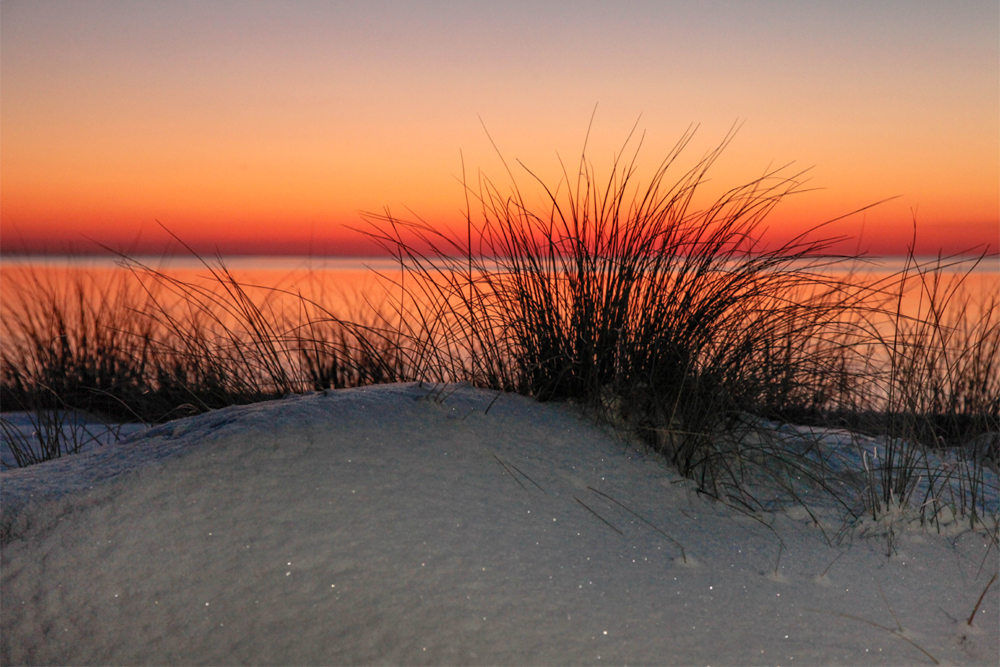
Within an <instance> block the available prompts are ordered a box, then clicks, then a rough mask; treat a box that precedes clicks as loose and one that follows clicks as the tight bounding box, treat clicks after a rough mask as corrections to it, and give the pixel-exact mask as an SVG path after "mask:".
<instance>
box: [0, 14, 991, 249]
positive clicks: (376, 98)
mask: <svg viewBox="0 0 1000 667" xmlns="http://www.w3.org/2000/svg"><path fill="white" fill-rule="evenodd" d="M492 4H493V3H472V2H464V3H455V4H453V5H449V6H445V5H442V3H434V4H423V3H414V2H405V3H404V2H400V3H374V2H372V3H344V4H340V3H332V2H331V3H312V2H309V3H306V2H302V3H296V2H285V1H282V2H249V1H246V2H218V1H213V2H180V1H178V2H169V3H162V2H118V1H113V0H112V1H110V2H100V3H96V2H88V1H86V0H72V1H71V2H55V1H51V0H50V1H47V2H18V1H16V0H5V1H4V2H3V3H2V4H0V250H2V251H3V252H4V253H10V252H18V251H24V250H29V251H34V252H64V251H66V250H67V249H74V250H76V251H78V252H92V251H94V250H95V249H97V248H96V246H94V245H93V243H92V242H91V241H90V240H88V239H92V240H95V241H97V242H100V243H104V244H107V245H110V246H112V247H115V248H122V249H127V250H129V251H130V252H133V253H138V252H152V253H158V252H161V251H162V250H163V248H165V247H166V239H167V237H166V235H165V233H164V232H163V231H162V230H161V229H160V228H159V226H158V225H157V223H156V221H160V222H162V223H163V224H164V225H166V226H167V227H169V228H170V229H171V230H172V231H173V232H175V233H176V234H178V235H179V236H180V237H181V238H183V239H184V240H185V241H187V242H189V243H191V244H192V245H194V246H196V247H197V248H198V249H199V250H201V251H210V250H212V249H214V248H219V249H220V250H221V251H222V252H224V253H226V254H244V253H261V254H368V253H371V252H372V251H373V247H372V246H371V245H370V244H368V242H366V241H365V240H364V239H363V238H362V237H360V236H359V235H357V234H356V233H354V232H351V231H350V230H349V229H347V228H348V227H357V226H361V225H362V224H363V223H362V222H361V218H360V215H359V211H376V212H379V211H382V210H383V209H384V208H385V207H389V208H390V209H391V210H392V211H393V212H394V213H397V214H400V215H407V216H408V215H409V214H408V213H407V208H409V209H411V210H412V211H413V212H414V213H415V214H417V215H420V216H421V217H422V218H423V219H425V220H427V221H429V222H432V223H434V224H439V225H448V224H453V223H454V222H456V221H457V220H458V219H459V218H460V213H461V209H462V207H463V206H464V197H463V193H462V189H461V186H460V185H459V183H458V182H457V180H456V177H458V176H460V175H461V169H462V161H461V158H462V156H464V160H465V165H466V169H467V171H468V173H469V175H470V176H472V175H474V174H475V172H476V170H477V169H482V170H483V171H484V172H485V173H487V174H488V175H489V176H490V177H492V178H493V179H495V180H497V181H499V182H501V183H503V182H505V180H504V179H505V172H504V170H503V166H502V165H501V164H500V162H499V161H498V159H497V157H496V155H495V154H494V153H493V148H492V147H491V145H490V141H489V139H488V138H487V136H486V133H485V132H484V130H483V127H482V125H481V124H480V118H482V121H483V122H484V123H485V124H486V126H487V128H488V129H489V132H490V134H491V136H492V137H493V139H494V140H495V141H496V142H497V144H498V147H499V148H500V150H501V151H502V152H503V155H504V156H505V157H506V158H507V159H508V160H509V162H510V163H511V164H515V160H516V159H520V160H521V161H522V162H524V163H525V164H526V165H528V166H529V167H531V168H532V169H534V170H537V171H538V172H540V173H541V174H542V175H543V176H544V177H545V178H546V179H549V180H553V181H557V180H558V173H559V172H558V160H557V154H558V155H561V156H562V157H563V158H565V159H566V160H567V162H575V160H576V158H577V157H578V155H579V151H580V149H581V147H582V143H583V139H584V135H585V133H586V129H587V124H588V121H589V119H590V115H591V112H592V110H593V108H594V105H595V104H597V105H598V106H597V113H596V117H595V121H594V127H593V130H592V132H591V139H590V143H589V147H588V155H589V157H590V159H591V160H592V162H593V164H594V167H595V168H596V169H597V170H598V172H600V173H605V172H606V169H607V168H608V167H609V166H610V162H611V157H612V155H613V153H614V151H615V150H616V148H617V147H618V146H620V144H621V142H622V141H623V140H624V138H625V136H626V135H627V134H628V132H629V130H630V129H631V127H632V125H633V124H634V123H635V121H636V119H637V118H640V116H641V119H640V121H639V127H640V129H642V130H645V132H646V134H645V139H644V143H643V148H642V152H641V153H640V163H641V166H643V167H646V168H647V169H646V171H645V172H644V173H645V174H648V173H649V168H651V167H653V166H655V164H656V163H657V162H658V161H659V159H661V158H662V157H663V156H664V155H665V154H666V152H667V150H669V148H670V147H671V146H672V145H673V143H674V142H675V141H676V140H677V139H678V138H679V137H680V136H681V134H682V133H683V132H684V131H685V129H686V128H687V127H688V126H689V125H691V124H700V128H699V130H698V133H697V135H696V137H695V139H694V141H693V142H692V144H691V145H690V147H689V149H688V151H687V152H686V153H685V157H686V159H688V162H687V163H685V164H690V161H693V160H695V159H697V158H698V157H700V156H701V155H702V154H703V153H704V152H705V151H706V150H708V149H710V148H712V147H714V146H715V145H716V144H717V143H718V142H719V141H720V140H721V139H722V138H723V137H724V136H725V134H726V132H727V131H728V130H729V128H730V127H731V126H732V125H733V123H734V122H743V123H744V124H743V126H742V129H741V130H740V132H739V133H738V135H737V136H736V139H735V140H734V142H733V143H732V145H731V146H730V147H729V148H728V149H727V150H726V152H725V153H724V154H723V156H722V159H721V160H720V161H719V163H718V164H717V167H716V168H715V169H714V170H713V172H712V174H711V177H712V179H713V181H712V186H713V187H715V186H717V187H723V186H726V187H728V186H734V185H738V184H740V183H742V182H745V181H748V180H750V179H752V178H754V177H756V176H758V175H759V174H761V173H762V172H763V171H764V170H765V169H766V168H768V166H769V165H779V164H785V163H788V162H793V161H794V163H795V164H794V166H793V167H792V169H793V170H798V169H803V168H806V167H813V168H812V170H811V171H810V174H809V175H810V179H811V180H810V181H809V186H810V187H817V188H822V189H821V190H819V191H816V192H812V193H808V194H803V195H801V196H798V197H795V198H793V199H789V200H787V201H786V202H784V203H783V204H782V205H781V206H780V207H779V208H778V209H777V211H776V212H775V214H774V217H773V218H772V219H771V221H770V222H771V224H770V227H771V228H772V230H773V232H774V233H776V234H778V235H779V236H780V235H788V234H790V233H793V232H794V231H797V230H801V229H804V228H806V227H809V226H813V225H815V224H818V223H820V222H823V221H824V220H827V219H829V218H833V217H837V216H840V215H842V214H844V213H848V212H850V211H853V210H855V209H858V208H860V207H862V206H865V205H867V204H870V203H873V202H876V201H879V200H882V199H886V198H888V197H894V196H898V198H897V199H895V200H893V201H891V202H889V203H886V204H883V205H881V206H879V207H877V208H875V209H872V210H869V211H868V212H867V213H866V214H865V215H863V216H862V215H858V216H854V217H851V218H848V219H847V220H845V221H843V222H841V223H839V224H838V225H835V226H833V227H831V228H830V230H829V231H830V233H836V234H847V235H850V236H854V237H856V236H857V235H858V234H861V237H860V240H859V239H857V238H855V239H854V240H852V241H851V244H849V245H850V247H845V249H849V250H854V249H856V248H861V249H863V250H867V251H869V252H872V253H877V254H888V253H896V252H900V251H902V250H904V249H905V246H906V243H907V241H908V240H909V238H910V234H911V232H912V220H913V218H914V217H915V218H916V221H917V224H918V240H919V243H920V246H919V248H918V250H920V251H922V252H934V251H936V250H938V249H944V250H945V251H946V252H952V251H957V250H962V249H966V248H970V247H972V246H975V245H977V244H990V246H991V248H992V250H993V251H994V252H995V251H996V250H997V249H998V246H1000V9H998V6H997V4H996V2H995V1H994V0H989V1H987V2H962V3H951V2H947V1H942V2H916V1H913V2H900V3H891V2H879V3H853V2H849V3H845V2H813V3H797V2H778V1H772V2H759V3H758V2H689V3H653V2H643V3H610V4H606V3H585V2H580V3H573V4H570V5H566V4H556V3H536V2H525V3H499V4H498V5H497V7H492ZM866 4H872V5H874V6H872V7H868V6H865V5H866ZM668 5H669V7H668ZM682 162H683V160H682ZM602 170H603V171H602ZM641 173H642V172H641ZM516 176H517V177H518V178H519V179H522V180H523V182H528V180H529V179H528V177H527V176H526V175H525V174H524V173H523V172H521V173H516Z"/></svg>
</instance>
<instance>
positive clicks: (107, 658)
mask: <svg viewBox="0 0 1000 667" xmlns="http://www.w3.org/2000/svg"><path fill="white" fill-rule="evenodd" d="M449 391H451V390H449ZM495 397H496V395H495V394H493V393H489V392H485V391H478V390H473V389H468V388H461V389H457V390H455V391H454V393H452V394H451V395H449V396H447V398H444V400H443V403H441V402H438V401H436V400H435V398H438V399H440V398H441V397H440V396H436V395H435V394H433V393H432V390H431V388H429V387H423V388H421V387H419V386H417V385H412V384H410V385H389V386H380V387H375V388H369V389H354V390H344V391H337V392H330V393H329V395H327V396H324V395H322V394H316V395H310V396H304V397H293V398H289V399H286V400H283V401H277V402H272V403H266V404H261V405H255V406H249V407H244V408H230V409H226V410H220V411H218V412H215V413H210V414H206V415H202V416H199V417H195V418H191V419H185V420H181V421H177V422H172V423H170V424H167V425H164V426H161V427H157V428H155V429H152V430H150V431H148V432H146V433H145V434H142V435H141V436H139V437H136V438H134V439H133V441H131V442H128V443H125V444H120V445H114V446H107V447H103V448H100V449H97V450H94V451H91V452H88V453H85V454H80V455H77V456H74V457H68V458H64V459H61V460H58V461H53V462H50V463H46V464H42V465H38V466H33V467H30V468H26V469H23V470H15V471H9V472H4V473H2V475H0V481H2V503H3V524H2V528H3V539H4V543H3V546H2V596H0V603H2V609H0V611H2V616H0V630H2V638H0V659H2V662H3V664H15V663H48V664H98V663H99V664H130V663H137V664H240V663H257V664H365V663H378V664H387V663H388V664H391V663H405V664H425V663H429V664H455V663H471V664H498V663H500V664H503V663H514V664H546V663H559V664H567V663H574V664H595V663H629V664H640V663H653V664H743V665H751V664H782V665H784V664H886V665H888V664H894V665H899V664H914V665H916V664H932V662H931V658H930V657H929V656H928V655H926V654H925V653H923V652H921V650H920V649H923V650H924V651H926V652H927V653H929V654H930V655H932V656H933V657H934V658H935V659H937V660H938V661H940V662H942V663H953V664H993V665H995V664H997V663H998V660H1000V630H998V625H1000V585H994V586H993V588H992V589H991V590H990V592H989V594H988V595H987V596H986V599H985V600H984V601H983V604H982V606H981V610H980V612H979V613H978V614H977V617H976V619H975V621H974V622H973V625H972V627H971V628H970V627H969V626H967V625H965V623H964V619H965V618H967V617H968V616H969V614H970V613H971V611H972V609H973V607H974V605H975V603H976V600H977V598H978V597H979V595H980V593H981V592H982V591H983V589H984V587H985V586H986V583H987V582H988V581H989V579H990V577H991V576H992V575H993V574H994V573H996V572H997V569H998V566H1000V558H998V551H997V549H996V548H994V547H990V541H989V539H988V538H986V537H985V536H984V535H983V534H982V533H975V532H969V531H965V532H958V533H954V534H952V535H949V536H938V535H927V534H925V533H921V532H919V531H917V530H914V529H909V530H906V529H904V530H903V533H902V534H901V535H899V536H898V537H897V540H896V549H897V551H896V553H894V554H893V555H892V556H887V555H886V540H885V539H884V538H881V537H877V536H871V537H861V536H858V535H854V536H852V537H849V538H848V539H846V540H844V541H843V542H841V543H840V544H839V545H833V546H831V545H830V544H828V543H827V541H826V540H825V539H824V536H823V532H822V531H821V530H820V528H818V527H817V526H815V525H814V524H812V523H810V521H809V519H808V516H807V515H806V514H805V512H798V511H790V512H784V513H780V514H778V515H776V516H775V517H774V518H773V522H772V523H773V525H772V528H773V530H772V528H768V527H766V526H764V525H762V524H761V523H759V522H757V521H754V520H752V519H749V518H747V517H745V516H742V515H741V514H739V513H737V512H734V511H732V510H729V509H726V508H725V507H724V506H722V505H720V504H719V503H714V502H711V501H707V500H703V499H701V498H699V497H697V496H696V494H694V493H693V492H692V486H691V485H690V483H688V482H685V481H682V480H681V479H680V478H678V476H677V475H676V474H675V473H673V472H671V471H669V470H668V469H667V468H665V467H664V466H663V465H662V464H661V463H659V462H658V460H657V459H656V457H655V456H649V457H646V456H643V455H642V454H641V453H638V452H636V451H632V450H629V449H627V448H626V447H624V446H623V445H622V444H620V443H618V442H616V440H615V439H614V438H612V437H610V436H609V435H608V433H606V432H605V431H603V430H601V429H600V428H597V427H595V426H594V425H592V424H590V423H588V422H587V421H585V420H582V419H581V418H579V417H578V416H577V415H576V413H575V412H574V411H573V410H572V408H571V407H570V406H556V405H539V404H537V403H534V402H532V401H530V400H527V399H524V398H520V397H516V396H509V395H502V396H500V397H499V398H497V399H496V401H495V402H494V403H493V404H492V407H491V408H490V410H489V412H488V413H485V410H486V408H487V406H489V405H490V402H491V401H493V400H494V398H495ZM588 487H591V488H592V489H596V490H598V491H600V492H602V493H604V494H607V495H608V496H611V497H613V498H614V499H615V500H617V501H618V502H620V503H622V504H623V505H625V506H627V507H628V508H629V510H631V511H632V512H635V513H637V514H639V515H641V516H642V517H643V518H645V519H646V520H648V521H649V522H651V523H652V524H654V525H655V526H656V527H657V528H659V529H660V530H662V531H664V532H665V533H667V534H669V535H670V536H671V537H672V538H674V539H675V540H676V541H677V542H679V543H681V544H682V545H683V547H684V549H685V551H686V555H687V559H688V563H684V561H683V559H682V558H681V552H680V549H679V548H678V547H677V546H676V545H675V544H674V543H672V542H671V541H670V540H668V539H667V538H666V537H664V536H663V535H662V534H661V533H659V532H657V531H656V530H654V529H653V528H651V527H650V526H649V525H647V524H646V523H644V522H642V521H640V520H638V519H636V518H635V516H634V515H632V514H630V513H629V512H627V511H625V510H624V509H623V508H622V507H621V506H619V505H616V504H615V503H613V502H611V501H609V500H607V498H605V497H604V496H601V495H599V494H597V493H595V492H594V491H593V490H591V488H588ZM584 505H586V507H585V506H584ZM588 507H589V508H590V509H587V508H588ZM595 513H596V515H595ZM597 515H599V516H600V518H598V516H597ZM602 519H603V520H602ZM605 522H607V523H605ZM609 524H610V525H609ZM612 526H613V528H612ZM831 528H832V529H834V530H835V529H836V526H832V525H831V526H826V529H827V532H828V533H829V532H831ZM779 537H780V539H781V540H782V541H783V543H784V547H783V549H782V553H781V557H780V566H779V567H778V569H777V574H775V565H776V563H777V562H778V552H779ZM835 560H836V562H834V561H835ZM831 563H833V565H832V566H830V564H831ZM828 567H829V570H828V572H827V574H826V576H825V577H820V575H821V573H823V572H824V570H826V569H827V568H828ZM862 619H863V620H862ZM875 624H878V625H881V626H884V628H879V627H875ZM900 628H901V629H902V630H901V631H900ZM904 637H905V638H906V639H904ZM907 640H909V641H907ZM911 642H912V643H911ZM914 644H916V645H918V646H919V647H920V649H918V648H917V647H916V646H915V645H914Z"/></svg>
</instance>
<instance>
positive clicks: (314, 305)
mask: <svg viewBox="0 0 1000 667" xmlns="http://www.w3.org/2000/svg"><path fill="white" fill-rule="evenodd" d="M137 261H138V262H140V263H142V264H143V265H144V266H145V267H148V268H149V269H152V270H153V271H154V272H156V273H158V274H160V275H162V276H167V277H169V278H171V279H174V280H178V281H183V282H184V283H185V284H187V285H189V286H195V287H196V288H197V289H199V290H205V293H206V294H207V293H209V292H218V291H219V289H220V287H219V284H218V282H217V281H216V280H215V279H214V278H213V276H212V274H211V271H210V270H209V268H207V267H206V266H205V265H204V264H202V263H201V262H199V261H198V260H197V259H195V258H191V257H170V258H163V257H139V258H137ZM921 263H922V264H926V265H930V264H931V263H932V260H930V259H927V260H921ZM210 264H212V266H213V267H216V268H217V264H215V263H213V262H210ZM903 266H904V262H903V260H901V259H889V260H882V261H880V262H878V263H874V262H871V263H867V264H860V263H857V262H855V263H854V264H851V265H841V266H836V267H833V268H830V269H827V270H826V271H825V273H827V274H828V275H829V276H830V277H832V278H834V279H850V280H852V281H853V282H860V281H870V280H877V279H880V278H887V277H890V276H893V275H896V274H898V273H899V272H900V271H901V270H902V269H903ZM225 267H226V269H227V270H228V271H229V272H230V273H231V275H232V276H233V278H235V279H236V280H237V281H239V282H240V284H241V285H244V286H246V290H247V292H248V294H250V295H251V296H252V298H253V299H254V301H255V302H256V303H257V304H258V307H261V309H262V310H266V311H268V312H270V313H273V314H275V315H279V316H282V317H284V318H285V319H286V320H295V319H296V317H299V316H300V315H301V314H302V313H303V312H304V311H303V309H304V308H305V309H307V310H308V309H313V310H312V311H311V315H312V316H313V317H315V316H316V315H317V314H318V315H323V314H332V315H336V316H338V317H343V318H346V319H354V320H356V321H357V320H361V321H370V317H371V313H372V307H374V308H375V309H377V310H381V311H382V312H383V313H385V312H387V311H391V310H392V304H393V302H394V300H393V298H392V295H397V294H399V291H400V290H399V287H398V286H397V285H395V284H394V283H395V281H398V280H399V278H400V271H399V265H398V263H397V262H395V261H394V260H392V259H391V258H366V259H359V258H315V257H232V258H226V260H225ZM955 268H956V269H961V271H962V272H965V271H968V270H970V269H971V272H970V273H969V274H968V276H967V277H966V278H965V281H964V286H963V287H964V295H965V296H968V297H970V298H971V303H972V304H973V305H975V304H976V303H978V302H981V301H983V300H988V299H989V298H995V297H996V296H997V295H998V294H1000V258H998V257H990V258H987V259H986V260H984V261H982V262H981V263H980V264H979V265H978V266H976V267H975V268H972V264H971V263H968V262H967V263H965V264H964V265H962V266H960V267H955ZM152 276H153V274H151V273H147V272H145V271H143V270H137V271H133V275H129V272H128V270H127V269H125V268H123V267H122V266H121V264H120V262H119V261H118V260H115V259H114V258H108V257H72V258H66V257H37V256H36V257H4V258H2V259H0V301H2V303H3V306H4V311H7V310H8V309H9V308H10V306H11V304H15V303H17V302H18V300H19V297H21V298H23V297H25V296H27V297H28V299H29V303H30V302H31V299H33V298H34V296H32V295H33V294H34V293H37V289H35V287H36V285H39V284H40V285H45V286H46V289H47V290H50V291H53V292H55V293H62V294H67V293H68V292H66V290H70V291H72V290H74V289H76V286H77V285H81V284H82V285H83V286H84V287H85V291H86V292H87V294H88V295H90V296H89V298H101V299H105V300H109V299H110V300H112V301H114V300H118V301H122V300H124V301H128V302H131V303H130V305H131V306H132V307H136V306H138V304H140V303H141V302H142V300H143V299H145V298H148V297H147V294H146V293H145V292H144V291H143V288H142V286H143V285H145V286H146V287H148V288H150V290H151V291H152V292H153V293H154V294H155V295H156V297H157V299H158V300H160V301H161V302H162V303H167V304H169V303H172V302H173V303H177V302H178V301H179V298H178V296H177V292H178V288H177V286H176V285H171V284H169V283H165V282H164V281H162V280H160V281H158V280H155V279H154V278H153V277H152ZM958 277H959V272H958V271H957V270H954V269H953V270H947V271H943V272H941V275H940V279H941V281H942V282H943V283H945V284H948V283H950V282H952V281H954V280H955V279H956V278H958ZM911 285H912V288H911V289H910V290H909V291H908V292H907V294H906V297H905V299H904V304H903V310H904V312H907V313H911V314H916V313H918V312H926V298H927V297H926V293H925V292H924V290H922V289H920V287H919V283H918V281H916V280H914V281H911ZM386 290H389V292H388V293H387V291H386ZM297 295H301V296H303V297H305V298H306V299H308V300H309V303H308V304H307V305H305V306H304V305H303V302H302V300H300V299H299V298H297ZM957 301H958V300H957V299H956V302H957ZM972 310H974V308H973V309H972ZM4 328H6V327H4Z"/></svg>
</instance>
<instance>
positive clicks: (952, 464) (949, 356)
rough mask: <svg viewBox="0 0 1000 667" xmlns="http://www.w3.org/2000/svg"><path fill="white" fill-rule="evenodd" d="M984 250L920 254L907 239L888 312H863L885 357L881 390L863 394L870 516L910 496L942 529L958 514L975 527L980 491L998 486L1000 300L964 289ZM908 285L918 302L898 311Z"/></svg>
mask: <svg viewBox="0 0 1000 667" xmlns="http://www.w3.org/2000/svg"><path fill="white" fill-rule="evenodd" d="M985 258H986V255H985V254H981V255H980V256H979V257H978V258H972V259H962V258H957V257H950V258H948V257H940V256H939V257H937V258H934V259H931V260H928V261H921V260H919V259H918V258H916V257H915V256H914V254H913V251H912V246H911V251H910V253H909V255H908V256H907V259H906V261H905V263H904V266H903V269H902V270H901V272H900V273H899V275H898V276H896V277H895V280H894V281H893V283H892V286H893V289H895V290H896V296H895V299H894V301H893V302H890V303H889V304H888V305H889V306H890V308H889V310H888V312H887V314H888V316H889V317H888V321H887V322H883V323H882V324H881V326H880V325H879V324H877V323H875V324H873V323H871V322H866V324H867V327H866V329H865V330H866V332H867V333H868V337H867V339H866V341H867V346H866V355H869V356H875V357H879V358H881V359H883V360H884V363H883V364H882V369H881V370H880V371H878V372H872V373H870V376H869V377H870V382H871V385H872V386H873V387H875V394H876V396H877V398H872V397H871V396H868V397H866V398H867V400H868V401H869V405H868V407H869V410H868V411H867V412H866V414H868V415H877V418H876V419H874V420H872V421H873V422H874V423H870V424H867V425H863V424H862V425H861V428H863V429H864V428H866V429H867V430H868V431H869V432H870V433H872V434H874V435H877V436H879V438H878V442H880V443H881V445H882V446H881V449H880V450H879V448H878V447H875V448H873V450H872V452H871V454H870V455H869V453H868V452H867V451H866V452H864V453H863V454H864V456H865V457H866V459H865V462H866V473H867V488H866V492H865V501H866V502H865V504H866V509H867V511H868V513H869V514H870V515H871V517H872V518H873V519H875V518H877V517H879V516H880V515H883V514H885V513H886V512H892V511H897V510H899V509H900V508H906V507H908V506H911V505H915V506H917V507H919V508H920V516H921V520H922V521H926V522H927V523H929V524H931V525H936V526H937V527H938V528H939V529H940V524H941V522H942V519H944V520H945V521H947V520H950V519H952V518H954V517H956V516H957V517H967V518H968V520H969V523H970V526H971V527H973V528H975V527H976V524H977V523H981V522H982V520H983V519H984V518H985V517H986V516H988V514H989V513H990V511H991V510H990V509H989V508H988V506H987V504H986V496H987V495H996V493H997V490H996V489H989V490H988V489H986V478H985V474H984V473H985V466H987V465H993V466H994V467H995V466H996V465H997V462H998V460H1000V449H998V448H1000V304H998V301H997V296H996V295H995V294H979V295H973V294H970V293H969V292H968V291H966V290H965V285H966V281H967V279H968V277H969V275H970V274H971V273H972V271H973V270H975V268H976V267H977V266H978V264H979V263H980V262H982V261H983V260H984V259H985ZM913 291H916V294H915V295H913V294H912V292H913ZM908 293H910V296H909V298H910V299H911V300H913V299H916V302H917V305H916V309H915V311H914V312H904V308H903V302H904V298H906V297H907V294H908ZM873 408H874V409H873ZM932 459H933V460H934V461H937V463H931V460H932ZM987 491H990V494H987ZM993 512H994V513H995V508H994V510H993Z"/></svg>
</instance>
